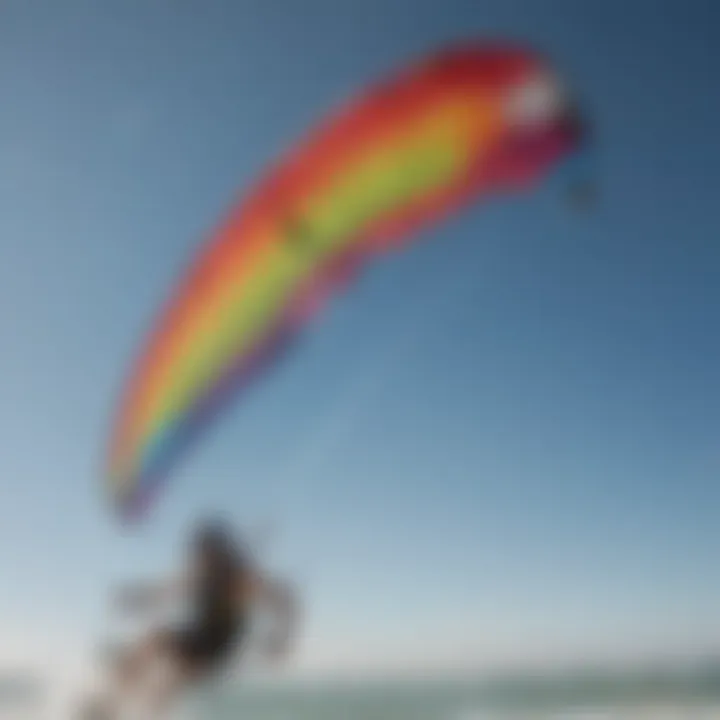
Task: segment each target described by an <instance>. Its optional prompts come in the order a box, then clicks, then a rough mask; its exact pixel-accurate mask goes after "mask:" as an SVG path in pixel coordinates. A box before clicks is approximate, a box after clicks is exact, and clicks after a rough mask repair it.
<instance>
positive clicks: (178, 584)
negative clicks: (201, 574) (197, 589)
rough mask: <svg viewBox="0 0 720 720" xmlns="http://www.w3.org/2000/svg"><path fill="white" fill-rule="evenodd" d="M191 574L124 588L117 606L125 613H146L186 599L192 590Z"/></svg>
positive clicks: (118, 598)
mask: <svg viewBox="0 0 720 720" xmlns="http://www.w3.org/2000/svg"><path fill="white" fill-rule="evenodd" d="M191 581H192V580H191V577H190V575H189V574H185V575H179V576H177V577H174V578H170V579H168V580H165V581H161V582H156V583H142V584H141V583H138V584H137V585H130V586H127V587H125V588H122V589H121V590H120V592H118V594H117V596H116V604H117V605H118V606H119V607H120V608H121V609H122V610H123V611H125V612H144V611H149V610H152V609H154V608H156V607H158V606H160V605H165V604H168V603H171V602H174V601H177V600H181V599H182V598H184V597H185V596H186V594H187V592H188V590H189V589H190V584H191Z"/></svg>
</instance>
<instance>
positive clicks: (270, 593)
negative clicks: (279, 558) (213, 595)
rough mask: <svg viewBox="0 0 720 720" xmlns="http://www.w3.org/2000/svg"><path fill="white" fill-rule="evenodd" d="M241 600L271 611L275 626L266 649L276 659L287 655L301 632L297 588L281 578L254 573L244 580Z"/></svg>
mask: <svg viewBox="0 0 720 720" xmlns="http://www.w3.org/2000/svg"><path fill="white" fill-rule="evenodd" d="M240 593H241V602H242V603H243V604H244V605H245V606H247V605H248V604H253V605H257V606H258V608H259V609H261V610H263V611H266V612H268V613H270V614H271V616H272V621H271V629H270V632H269V633H268V634H267V636H266V638H265V642H264V648H265V651H266V652H267V653H268V654H270V655H272V656H273V657H274V658H279V657H281V656H284V655H287V653H288V652H289V650H290V648H291V645H292V642H293V640H294V639H295V636H296V634H297V629H298V624H299V618H300V603H299V600H298V594H297V590H296V588H294V587H293V586H292V585H291V584H290V583H288V582H283V581H281V580H279V579H277V578H268V577H267V576H264V575H259V574H253V575H251V576H250V577H249V578H248V577H246V578H244V579H243V581H241V586H240Z"/></svg>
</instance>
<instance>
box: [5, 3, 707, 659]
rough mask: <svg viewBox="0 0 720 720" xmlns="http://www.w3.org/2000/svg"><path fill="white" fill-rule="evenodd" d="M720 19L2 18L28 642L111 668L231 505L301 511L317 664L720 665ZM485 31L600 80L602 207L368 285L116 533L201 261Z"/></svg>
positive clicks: (171, 8)
mask: <svg viewBox="0 0 720 720" xmlns="http://www.w3.org/2000/svg"><path fill="white" fill-rule="evenodd" d="M718 21H720V11H718V8H717V7H716V6H713V4H712V3H710V2H702V1H701V0H694V1H690V2H687V1H686V2H679V1H678V2H660V1H659V0H634V2H633V3H627V2H620V1H619V0H617V1H615V0H613V1H609V0H604V1H603V2H590V1H589V0H585V2H583V3H579V2H577V1H576V0H554V1H551V0H545V1H544V2H538V1H533V0H512V1H511V0H502V1H501V0H472V2H471V1H469V0H468V1H464V0H445V2H442V3H440V2H430V1H429V0H382V2H380V0H367V1H366V2H363V3H356V2H349V1H348V2H339V1H338V0H313V1H312V2H303V3H300V2H297V3H296V2H291V1H290V0H284V1H282V2H281V1H279V0H278V1H277V2H273V3H265V2H256V1H255V0H252V1H251V0H244V1H243V2H231V1H228V2H221V1H220V0H203V2H191V1H190V0H173V1H172V2H170V1H169V0H155V1H154V2H147V0H122V2H119V1H117V2H116V1H114V0H113V1H110V0H107V1H105V2H91V1H90V0H65V1H64V2H62V3H60V2H56V1H55V0H29V1H27V0H26V1H25V2H22V1H20V0H9V1H8V2H5V3H4V4H3V9H2V22H1V24H0V88H1V89H2V111H1V112H0V150H1V153H0V154H1V155H2V158H3V161H2V163H1V164H0V189H1V191H0V334H1V336H2V338H3V348H2V352H0V397H1V398H2V403H1V404H0V430H1V431H2V437H3V442H2V454H1V455H0V457H1V460H0V492H1V495H0V498H1V499H0V573H2V574H1V575H0V578H1V582H2V592H1V593H0V634H1V635H2V636H3V637H4V639H5V638H10V639H9V641H8V640H7V639H5V642H4V647H3V651H4V653H5V654H6V655H8V657H10V658H11V657H12V655H13V653H15V654H16V655H18V656H19V655H21V654H22V653H23V652H24V651H25V650H26V649H27V648H28V647H30V646H32V647H35V648H43V649H44V646H45V645H46V644H47V645H48V646H52V647H53V648H55V651H54V652H55V653H56V654H57V655H58V656H59V657H62V656H64V653H65V650H64V647H65V645H66V644H71V645H73V646H74V647H77V648H79V649H80V651H85V650H87V649H88V648H89V647H90V645H86V644H84V643H89V642H90V640H91V639H92V637H93V635H94V634H95V633H96V632H97V631H98V630H101V629H104V628H105V624H106V620H105V616H104V601H105V599H106V592H107V588H108V587H109V586H110V585H111V584H113V583H115V582H117V581H118V580H121V579H124V578H126V577H128V576H130V577H132V576H134V575H138V574H139V575H141V576H144V575H146V574H149V573H153V572H157V571H159V570H163V569H164V568H166V567H168V566H170V567H171V566H172V565H171V564H172V563H173V562H175V561H176V560H177V559H178V553H179V545H178V542H179V540H180V538H181V535H182V531H183V529H184V528H185V526H186V524H187V522H188V521H189V520H190V519H191V518H193V517H194V516H195V515H196V514H197V513H198V512H203V511H206V510H216V509H218V508H223V509H225V510H226V511H227V512H229V513H230V514H231V515H232V516H233V517H234V518H236V519H237V520H238V522H241V523H243V524H253V523H257V522H259V521H262V520H263V519H265V518H270V519H271V520H273V521H274V522H276V523H278V526H279V527H280V533H279V535H278V536H277V538H276V539H275V541H274V544H273V545H272V553H271V558H270V559H271V561H272V562H273V563H274V565H276V566H277V567H278V568H281V569H283V570H285V571H288V572H290V573H292V574H294V576H296V577H297V578H298V579H299V580H300V581H301V582H302V584H303V586H304V588H305V591H306V598H307V606H308V611H309V616H308V624H307V627H306V637H305V642H304V645H303V649H302V653H301V656H300V664H301V666H306V667H318V668H322V667H328V666H333V667H338V666H341V665H343V666H348V667H350V666H352V665H353V664H358V665H360V664H363V663H364V664H372V663H375V662H383V661H385V662H389V663H392V662H394V663H396V664H400V665H401V664H403V663H404V662H406V661H407V662H409V661H410V660H411V659H412V658H417V657H418V656H423V657H424V658H429V659H431V660H432V659H433V658H436V659H438V660H442V661H443V662H450V661H453V660H458V659H459V660H458V661H462V662H466V661H467V662H469V661H473V662H474V661H478V662H480V661H483V662H493V661H498V662H499V661H502V660H504V659H506V658H508V657H516V658H521V657H531V656H534V655H537V656H543V657H547V658H552V657H554V656H555V655H561V654H562V653H587V654H593V653H595V654H599V653H603V652H610V653H621V654H622V653H634V652H648V651H649V652H652V651H657V650H658V649H665V650H667V651H668V652H674V651H677V650H681V649H689V650H692V649H697V650H703V649H706V648H707V647H712V646H713V643H717V642H720V630H719V629H718V625H717V615H716V611H717V606H718V601H720V581H719V580H718V576H717V574H716V573H715V568H716V564H717V551H718V547H719V546H720V526H719V525H718V522H717V507H718V501H720V489H719V488H720V485H719V484H718V482H717V476H718V470H719V469H720V454H719V453H718V449H717V448H718V445H717V437H718V431H719V430H720V391H719V385H718V375H717V368H718V366H719V364H720V341H718V336H717V333H716V332H715V326H716V324H717V319H718V314H719V312H720V284H718V277H719V275H718V273H719V272H720V251H719V250H718V245H717V238H718V230H719V223H718V219H717V217H718V216H717V188H718V187H719V186H720V178H719V177H718V167H720V144H719V143H718V142H717V134H716V133H717V127H718V125H719V122H720V96H718V93H717V77H716V71H717V68H718V67H719V66H720V58H719V57H718V50H717V46H716V43H715V42H714V39H715V38H714V35H713V32H712V30H713V27H717V24H718ZM468 36H491V37H498V36H510V37H513V38H520V39H524V40H527V41H528V42H530V43H532V44H534V45H537V46H539V47H541V48H543V49H545V50H547V51H549V52H550V53H551V54H552V55H553V56H554V57H555V58H556V59H557V61H558V62H559V64H560V66H561V67H562V68H563V70H564V72H565V73H566V75H568V76H569V77H570V79H571V81H572V82H573V83H574V84H575V86H576V87H577V88H579V90H580V92H581V95H582V97H583V100H584V102H585V103H586V106H587V108H588V110H589V112H590V113H591V115H592V117H593V119H594V121H595V123H596V125H597V128H598V135H599V147H598V166H597V174H598V179H599V182H600V185H601V202H600V204H599V206H598V208H597V209H596V210H595V211H594V212H593V213H591V214H590V215H587V216H584V217H583V216H578V215H575V214H572V213H569V212H568V209H567V206H566V204H564V203H563V202H562V197H563V196H562V191H561V188H560V187H559V185H558V184H556V183H555V184H553V183H549V184H548V185H547V186H546V187H544V188H543V189H541V190H540V191H539V192H537V193H534V194H532V195H531V196H528V197H525V198H523V199H521V200H517V199H513V200H510V201H508V200H504V201H500V202H494V203H491V204H488V205H485V206H481V207H480V206H479V207H476V208H474V209H473V210H471V211H470V212H467V213H465V214H463V215H462V216H461V217H457V218H454V219H453V220H452V221H451V222H449V223H447V224H446V225H444V226H442V227H441V228H437V229H435V230H433V231H432V232H431V233H428V234H427V237H426V240H427V241H426V242H423V243H420V244H418V245H416V246H414V247H413V248H412V249H410V250H409V251H408V252H406V253H403V254H402V255H398V256H396V257H393V258H390V259H388V261H387V262H383V263H382V264H380V265H378V266H376V267H375V268H373V269H372V271H371V272H370V273H369V274H368V275H367V276H366V277H365V278H364V279H363V281H362V283H361V284H360V285H358V286H357V288H355V289H354V291H353V292H352V293H350V294H348V295H347V296H345V297H343V298H339V299H338V301H337V302H336V303H334V304H333V306H332V308H331V309H330V312H329V313H328V314H327V315H326V316H325V317H324V319H323V322H322V323H321V324H320V325H319V326H318V327H317V328H316V329H315V330H314V331H313V333H312V335H311V336H309V337H308V338H307V342H305V343H304V345H303V346H302V348H301V350H300V351H299V352H297V353H296V354H295V355H293V357H292V358H291V359H290V361H289V362H287V363H285V364H284V365H283V366H282V367H281V368H279V369H278V370H277V371H276V372H274V373H273V374H272V376H270V377H268V378H267V379H266V380H265V381H263V382H262V383H261V384H260V385H258V386H257V388H256V389H255V391H254V392H253V393H251V394H250V395H249V396H247V397H246V398H245V399H244V400H243V402H242V403H239V404H238V405H237V406H236V407H234V408H233V410H232V412H230V413H229V414H228V415H227V416H226V418H225V419H224V421H223V422H222V423H221V425H219V426H218V427H217V429H216V431H215V432H213V434H212V435H211V436H210V437H208V438H207V440H206V441H205V442H203V444H202V446H201V448H200V449H199V451H198V452H197V453H195V454H194V455H193V457H192V459H191V460H190V461H189V462H188V463H186V465H185V466H184V468H183V471H182V472H181V473H180V474H179V475H178V477H177V479H176V482H175V483H174V484H173V486H172V487H171V489H170V492H168V493H167V494H166V496H165V497H164V499H163V502H162V503H161V505H160V506H159V507H158V511H157V512H156V513H155V514H154V515H153V518H152V521H151V522H150V523H149V524H148V525H147V526H146V527H145V528H143V529H142V530H141V531H140V532H138V533H137V534H135V535H133V536H126V535H123V534H122V533H120V532H119V530H118V528H117V527H116V526H115V525H114V524H113V522H112V520H111V518H110V517H109V516H108V514H107V513H106V511H105V508H104V506H103V504H102V497H101V494H100V484H101V479H100V477H99V475H98V470H99V467H100V463H101V461H102V452H103V449H104V443H105V436H106V432H107V428H108V421H109V416H110V413H111V411H112V409H113V405H114V402H115V400H116V397H117V391H118V387H119V382H120V380H121V378H122V376H123V375H124V373H125V371H126V367H127V364H128V363H129V361H130V359H131V358H132V356H133V355H134V353H135V352H136V351H137V348H138V344H139V340H140V337H141V335H142V333H143V332H144V331H145V329H146V328H147V326H148V324H149V322H150V320H151V319H152V317H153V315H154V313H155V311H156V310H157V307H158V304H159V303H160V302H161V301H162V300H163V299H164V298H165V296H166V294H167V292H168V291H169V289H170V287H171V285H172V282H173V280H174V278H175V277H176V275H177V273H178V271H179V270H180V269H181V268H183V267H184V265H185V263H186V262H187V259H188V257H189V254H190V253H191V252H192V250H193V248H195V247H196V245H197V243H198V242H199V241H200V239H201V238H202V237H203V236H204V234H205V233H206V232H207V231H208V229H209V228H211V227H212V226H213V225H214V224H215V223H216V222H217V220H218V219H219V218H220V217H221V216H222V214H223V213H224V212H225V211H226V209H227V208H228V206H229V204H230V202H231V201H232V200H233V198H235V197H237V195H238V193H241V192H242V189H243V188H246V187H249V186H250V185H251V184H252V183H253V181H254V180H255V178H256V177H257V175H258V173H259V172H260V171H261V170H262V169H263V167H264V166H265V164H266V163H267V162H268V161H270V160H271V159H272V158H273V157H274V156H275V155H276V154H277V153H278V152H280V151H281V150H283V149H284V148H285V147H287V146H288V145H289V144H290V143H292V142H293V141H294V139H296V138H297V137H298V136H300V135H301V134H302V132H303V131H304V130H305V129H306V128H308V127H309V126H310V125H311V124H312V123H313V121H314V120H315V119H317V118H318V117H320V116H321V114H322V113H323V112H324V111H325V110H326V109H327V108H329V107H331V106H333V105H334V104H335V103H337V102H338V101H339V100H341V99H342V98H344V97H345V96H347V94H348V93H349V92H351V91H353V90H354V89H356V88H359V87H361V86H362V85H363V84H365V83H368V82H372V81H373V80H375V79H377V78H378V77H381V76H382V75H383V73H385V72H387V71H389V70H391V69H393V68H394V67H397V66H398V65H401V64H402V63H404V62H406V61H407V60H408V59H410V58H412V57H415V56H417V55H421V54H423V53H426V52H429V51H432V50H433V49H434V48H436V47H437V46H438V45H442V44H444V43H445V42H447V41H451V40H454V39H456V38H462V37H468ZM3 624H4V626H3ZM418 627H419V628H421V632H420V633H418ZM1 659H2V658H0V660H1Z"/></svg>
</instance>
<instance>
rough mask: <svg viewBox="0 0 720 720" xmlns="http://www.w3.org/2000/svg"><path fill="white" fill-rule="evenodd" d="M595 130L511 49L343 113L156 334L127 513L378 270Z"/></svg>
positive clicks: (259, 194) (186, 285)
mask: <svg viewBox="0 0 720 720" xmlns="http://www.w3.org/2000/svg"><path fill="white" fill-rule="evenodd" d="M583 136H584V131H583V127H582V124H581V122H580V121H579V120H578V117H577V115H576V113H575V112H574V109H573V108H572V107H570V105H569V103H568V102H567V101H566V98H565V96H564V94H563V91H562V88H561V83H560V81H559V79H558V77H557V75H556V73H555V72H554V71H553V69H552V68H551V67H550V66H549V65H548V64H547V62H546V61H545V60H544V59H542V58H541V57H540V56H538V55H536V54H535V53H533V52H531V51H528V50H525V49H522V48H517V47H511V46H506V45H503V44H495V45H488V44H483V43H477V44H475V45H473V44H470V45H465V46H462V47H456V48H451V49H450V50H448V51H446V52H443V53H441V54H439V55H436V56H433V57H430V58H429V59H425V60H423V61H422V62H420V63H419V64H416V65H414V66H413V67H410V68H409V69H407V70H406V71H404V72H401V73H400V74H399V75H397V76H396V77H394V78H392V79H389V80H387V81H385V82H383V83H381V84H380V85H379V86H377V87H374V88H371V89H370V90H369V91H367V92H366V93H364V94H363V95H361V96H359V97H358V98H356V99H355V100H354V101H352V102H350V103H349V104H348V105H347V106H345V107H344V108H341V109H340V110H339V112H336V113H334V114H332V115H331V116H330V117H329V119H327V120H326V121H325V122H323V123H322V124H321V125H319V126H318V127H317V128H316V129H315V130H313V131H312V132H311V133H310V135H309V137H307V138H305V139H304V140H303V141H302V142H300V143H299V144H298V145H297V146H296V147H295V148H294V149H293V150H292V151H291V152H290V153H289V155H288V156H287V157H285V158H284V159H282V160H281V161H280V162H278V163H277V164H275V165H274V167H272V168H271V169H270V171H269V172H268V173H267V174H266V175H265V177H264V178H263V179H261V180H260V181H259V182H258V183H257V185H256V186H255V187H254V188H252V189H251V191H250V192H249V194H248V196H247V197H246V198H245V199H244V200H243V201H242V202H240V203H239V204H238V205H237V207H236V208H234V209H233V210H232V211H231V213H230V215H229V217H228V218H227V219H226V221H225V222H224V223H223V224H222V225H221V226H220V227H219V228H218V229H217V230H216V231H215V233H214V234H213V235H212V236H211V237H210V238H209V240H208V242H207V244H206V245H205V246H204V247H202V248H201V250H200V252H199V254H198V255H197V257H196V258H195V259H194V261H193V262H192V263H191V264H190V266H189V269H188V271H187V273H186V275H185V276H184V277H183V278H182V279H181V281H180V282H179V284H178V286H177V288H176V289H175V291H174V293H173V296H172V298H171V299H170V301H169V303H168V305H167V307H166V308H165V309H164V311H163V312H162V313H161V315H160V317H159V320H158V322H157V324H156V325H155V327H154V330H153V331H152V332H151V333H150V336H149V338H148V340H147V342H146V345H145V347H144V348H143V350H142V353H141V355H140V357H139V359H138V361H137V364H136V365H135V367H134V369H133V371H132V373H131V376H130V379H129V382H128V384H127V387H126V389H125V392H124V394H123V396H122V398H121V403H120V408H119V412H118V415H117V418H116V423H115V427H114V431H113V435H112V438H111V443H110V449H109V457H108V461H107V466H108V490H109V493H110V496H111V498H112V502H113V505H114V507H115V508H116V510H117V511H118V512H119V513H120V515H121V516H123V517H125V518H138V517H139V516H141V515H142V513H143V512H144V511H145V510H146V509H147V508H148V507H149V505H150V503H151V500H152V499H153V498H154V497H155V496H156V495H157V491H158V490H159V488H160V487H161V485H162V484H163V483H164V481H165V480H166V479H167V478H168V477H169V475H170V473H171V471H172V470H173V468H174V466H175V465H176V463H177V462H178V460H179V459H180V456H181V454H182V453H183V451H184V450H186V448H188V447H189V446H190V444H191V441H192V440H194V439H195V438H196V436H198V434H199V433H200V432H201V431H203V430H204V429H205V428H206V426H207V425H208V423H209V422H210V421H211V420H212V418H213V417H214V416H215V415H216V413H217V411H218V410H220V409H221V407H222V405H223V404H224V402H225V401H227V400H228V399H229V398H230V397H236V396H237V392H238V390H240V389H242V388H244V387H246V386H247V385H248V384H249V383H252V382H253V380H254V379H255V378H256V377H257V376H258V375H259V374H261V373H262V372H263V371H264V370H265V369H266V368H267V367H268V365H269V364H270V363H272V362H273V361H274V360H275V359H276V358H278V357H279V356H280V355H282V353H284V352H285V351H286V349H287V348H288V346H289V345H290V344H291V343H292V342H293V341H294V340H295V338H296V337H297V336H298V334H299V333H300V332H301V331H302V330H303V328H304V327H305V325H306V323H307V322H308V319H309V318H310V317H311V316H313V315H314V314H315V313H317V312H318V310H320V309H321V308H322V306H323V304H324V303H325V301H326V300H327V299H328V298H329V297H330V296H331V295H332V294H333V293H334V292H337V291H338V290H340V289H342V288H343V287H344V286H345V285H346V284H347V282H348V281H349V280H350V279H351V278H352V277H353V276H354V274H355V273H356V272H357V271H358V270H359V269H360V268H361V267H362V266H363V265H365V264H366V263H368V262H370V261H372V260H373V259H375V258H376V257H380V256H381V255H382V254H383V253H384V252H385V251H388V250H390V249H394V248H399V247H401V246H402V245H403V244H404V243H408V242H411V241H412V240H413V238H414V237H415V231H416V230H418V229H421V228H423V227H424V226H427V225H429V224H431V223H434V222H437V221H439V220H441V219H442V218H443V217H444V216H447V215H448V214H451V213H453V212H455V211H456V210H458V209H459V208H461V207H462V206H464V205H466V204H468V203H471V202H474V201H478V200H482V199H484V198H486V197H488V196H489V195H494V194H501V193H518V192H520V191H522V190H524V189H526V188H530V187H532V186H533V185H534V184H536V183H538V182H539V181H541V180H542V179H543V178H544V177H545V176H546V174H547V173H548V172H549V171H550V170H551V169H552V168H553V167H554V166H555V165H556V164H557V163H558V162H559V161H561V160H562V159H564V158H565V157H566V156H568V155H569V154H570V153H573V152H574V151H575V150H577V149H578V148H579V147H580V146H581V145H582V144H583Z"/></svg>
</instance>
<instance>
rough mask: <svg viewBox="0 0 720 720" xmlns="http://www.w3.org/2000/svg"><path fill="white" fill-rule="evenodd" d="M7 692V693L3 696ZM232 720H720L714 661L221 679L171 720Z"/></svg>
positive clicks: (59, 719)
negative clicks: (594, 669) (333, 678)
mask: <svg viewBox="0 0 720 720" xmlns="http://www.w3.org/2000/svg"><path fill="white" fill-rule="evenodd" d="M12 697H13V696H12V695H7V694H6V695H5V700H8V701H9V700H12ZM15 699H19V698H17V697H16V698H15ZM27 699H29V698H27ZM2 700H3V697H2V694H0V720H41V719H42V720H44V719H47V720H63V719H64V718H71V717H76V716H74V715H73V713H71V712H68V709H69V708H66V709H65V710H64V711H62V712H58V710H57V709H56V710H51V709H50V708H48V707H47V706H45V707H44V708H41V707H39V705H38V704H36V703H28V704H27V705H25V707H20V706H18V705H16V704H15V703H14V702H8V703H4V702H2ZM22 704H24V703H21V705H22ZM10 706H14V707H10ZM33 706H34V707H33ZM75 707H76V706H75ZM231 719H232V720H237V719H240V720H720V666H716V667H715V668H711V669H710V670H708V669H707V668H706V669H704V670H698V669H694V670H692V671H688V672H685V673H678V672H677V671H675V672H674V673H672V674H670V673H663V672H657V671H656V672H654V673H645V674H642V675H639V674H637V673H636V674H626V675H622V674H617V675H614V676H612V675H608V674H600V673H594V674H593V673H575V674H573V675H567V674H566V675H564V676H556V677H554V678H550V677H545V676H536V677H530V676H525V677H519V676H517V675H515V676H512V677H506V678H496V679H493V680H488V679H487V678H485V679H473V680H467V679H466V680H462V681H461V680H454V681H450V680H440V679H438V678H425V679H422V680H413V681H407V680H406V681H403V682H398V681H389V680H385V681H378V680H376V681H372V682H369V681H365V682H355V683H348V682H344V683H342V684H340V683H338V682H334V683H332V682H329V681H326V682H323V683H319V682H315V683H299V682H295V683H293V684H285V685H280V684H273V685H267V684H266V685H265V686H262V685H258V684H252V683H248V682H241V683H232V684H231V683H229V682H225V683H223V684H222V685H221V686H219V687H215V688H212V689H208V690H207V691H206V692H204V693H203V694H202V695H200V696H197V697H195V698H194V699H193V700H192V701H191V702H190V703H188V704H187V705H186V707H184V708H183V709H182V710H181V711H180V712H179V713H178V714H177V715H176V716H175V718H174V719H173V720H231Z"/></svg>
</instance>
